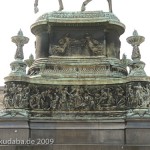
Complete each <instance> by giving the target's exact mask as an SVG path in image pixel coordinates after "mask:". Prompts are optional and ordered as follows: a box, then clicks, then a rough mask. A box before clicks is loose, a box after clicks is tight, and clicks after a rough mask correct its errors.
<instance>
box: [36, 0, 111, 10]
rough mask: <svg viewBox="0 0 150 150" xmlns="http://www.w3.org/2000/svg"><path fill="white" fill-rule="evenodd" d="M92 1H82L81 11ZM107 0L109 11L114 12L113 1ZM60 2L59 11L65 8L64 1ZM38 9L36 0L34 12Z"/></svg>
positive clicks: (59, 0) (60, 0)
mask: <svg viewBox="0 0 150 150" xmlns="http://www.w3.org/2000/svg"><path fill="white" fill-rule="evenodd" d="M91 1H92V0H85V1H84V2H83V3H82V6H81V11H85V10H86V5H87V4H88V3H89V2H91ZM107 1H108V6H109V12H112V1H111V0H107ZM58 2H59V11H62V10H63V9H64V6H63V2H62V0H58ZM38 11H39V9H38V0H35V2H34V12H35V13H37V12H38Z"/></svg>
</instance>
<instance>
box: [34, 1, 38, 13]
mask: <svg viewBox="0 0 150 150" xmlns="http://www.w3.org/2000/svg"><path fill="white" fill-rule="evenodd" d="M38 11H39V9H38V0H35V2H34V13H37V12H38Z"/></svg>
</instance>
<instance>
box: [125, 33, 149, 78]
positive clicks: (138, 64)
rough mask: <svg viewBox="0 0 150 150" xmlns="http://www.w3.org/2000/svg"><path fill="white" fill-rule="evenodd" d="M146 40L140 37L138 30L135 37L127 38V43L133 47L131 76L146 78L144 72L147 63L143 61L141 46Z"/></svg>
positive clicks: (130, 65)
mask: <svg viewBox="0 0 150 150" xmlns="http://www.w3.org/2000/svg"><path fill="white" fill-rule="evenodd" d="M144 40H145V38H144V37H143V36H140V35H138V32H137V30H134V31H133V35H132V36H130V37H128V38H127V42H128V43H129V44H131V45H132V47H133V50H132V56H131V58H132V60H133V61H131V62H130V64H129V68H130V73H129V76H146V73H145V71H144V67H145V63H144V62H142V61H141V54H140V49H139V46H140V44H141V43H143V42H144Z"/></svg>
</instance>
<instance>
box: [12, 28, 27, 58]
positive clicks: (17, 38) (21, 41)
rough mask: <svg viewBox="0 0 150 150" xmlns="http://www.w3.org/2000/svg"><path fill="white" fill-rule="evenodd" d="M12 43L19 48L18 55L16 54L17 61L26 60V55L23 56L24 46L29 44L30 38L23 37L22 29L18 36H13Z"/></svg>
mask: <svg viewBox="0 0 150 150" xmlns="http://www.w3.org/2000/svg"><path fill="white" fill-rule="evenodd" d="M11 40H12V42H14V43H15V44H16V46H17V50H16V54H15V59H19V60H23V59H24V54H23V46H24V44H27V43H28V41H29V38H27V37H25V36H23V32H22V30H21V29H20V30H19V32H18V34H17V36H13V37H12V38H11Z"/></svg>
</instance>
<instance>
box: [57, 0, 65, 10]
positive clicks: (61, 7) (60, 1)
mask: <svg viewBox="0 0 150 150" xmlns="http://www.w3.org/2000/svg"><path fill="white" fill-rule="evenodd" d="M58 2H59V11H62V10H63V9H64V6H63V2H62V0H58Z"/></svg>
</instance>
